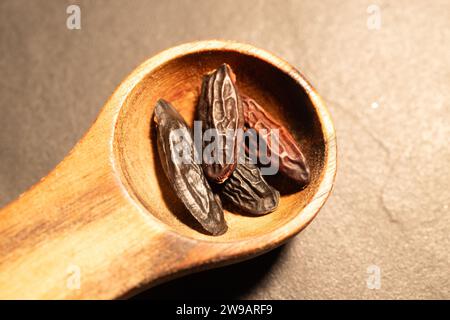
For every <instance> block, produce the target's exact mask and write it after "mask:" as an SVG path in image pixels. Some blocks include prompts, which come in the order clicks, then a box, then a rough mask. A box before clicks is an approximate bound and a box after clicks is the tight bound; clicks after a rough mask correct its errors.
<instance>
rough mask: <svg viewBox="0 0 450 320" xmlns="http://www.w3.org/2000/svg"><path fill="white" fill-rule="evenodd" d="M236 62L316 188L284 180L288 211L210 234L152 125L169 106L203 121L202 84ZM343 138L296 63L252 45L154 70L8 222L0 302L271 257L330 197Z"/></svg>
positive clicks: (128, 85) (172, 58)
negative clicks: (296, 148) (292, 142)
mask: <svg viewBox="0 0 450 320" xmlns="http://www.w3.org/2000/svg"><path fill="white" fill-rule="evenodd" d="M224 62H225V63H228V64H229V65H230V66H231V67H232V68H233V70H234V71H235V73H236V76H237V84H238V86H239V88H240V89H241V92H242V93H244V94H246V95H248V96H250V97H253V98H254V99H255V100H256V101H258V102H259V103H260V104H261V105H262V106H263V107H265V108H266V109H267V110H268V111H269V112H270V113H271V114H272V115H274V116H275V117H276V118H277V119H278V120H279V121H281V122H282V123H284V124H285V125H286V126H287V127H288V128H289V129H290V130H291V132H292V133H293V134H294V136H295V137H296V138H297V139H298V141H299V142H300V143H301V146H302V150H303V151H304V153H305V156H306V158H307V160H308V161H309V164H310V166H311V169H312V170H311V171H312V172H311V174H312V181H311V183H310V185H309V186H308V187H307V188H306V189H304V190H297V189H295V187H292V186H293V185H294V184H293V183H292V182H290V181H289V180H288V179H287V178H283V177H277V178H273V179H272V180H273V181H272V183H274V184H275V186H276V187H277V188H278V189H279V190H280V191H281V194H282V197H281V199H280V205H279V208H278V209H277V210H276V211H275V212H273V213H271V214H268V215H266V216H262V217H249V216H245V215H239V214H235V213H230V212H228V211H226V212H225V218H226V220H227V223H228V226H229V229H228V231H227V233H225V234H224V235H222V236H219V237H213V236H209V235H207V234H204V233H203V232H202V230H201V228H199V227H198V225H197V224H196V222H195V221H194V220H193V219H192V218H190V217H189V215H188V213H187V210H186V209H185V208H184V207H183V205H182V204H181V202H180V201H179V200H178V199H177V198H176V196H175V195H174V193H173V191H172V189H171V186H170V185H169V184H168V182H167V179H166V177H165V176H164V173H163V172H162V168H161V165H160V163H159V160H158V154H157V153H156V152H157V151H156V147H155V144H156V143H155V141H154V140H155V136H154V130H152V129H153V128H152V124H151V115H152V112H153V107H154V105H155V102H156V101H157V99H159V98H164V99H166V100H168V101H171V102H172V103H173V105H174V106H175V107H176V108H177V109H178V110H179V111H180V112H181V114H182V115H183V116H184V117H185V119H186V120H187V121H188V123H189V122H191V121H192V119H193V115H194V108H195V104H196V99H197V97H198V94H199V90H200V85H201V78H202V75H204V74H205V73H207V72H208V71H210V70H212V69H215V68H217V67H218V66H219V65H221V64H222V63H224ZM335 171H336V142H335V132H334V128H333V124H332V121H331V119H330V116H329V114H328V112H327V110H326V108H325V106H324V103H323V101H322V100H321V98H320V97H319V96H318V95H317V93H316V92H315V90H314V89H313V88H312V86H311V85H310V84H309V83H308V82H307V81H306V80H305V78H304V77H303V76H302V75H301V74H300V73H299V72H298V71H297V70H296V69H295V68H293V67H292V66H290V65H289V64H288V63H286V62H285V61H283V60H281V59H279V58H277V57H275V56H273V55H272V54H269V53H267V52H266V51H263V50H260V49H257V48H255V47H252V46H250V45H246V44H239V43H234V42H227V41H202V42H195V43H189V44H184V45H181V46H177V47H174V48H171V49H169V50H166V51H164V52H162V53H160V54H158V55H156V56H155V57H153V58H151V59H149V60H147V61H146V62H144V63H143V64H142V65H140V66H139V67H138V68H137V69H135V70H134V71H133V72H132V73H131V75H130V76H128V77H127V78H126V79H125V80H124V81H123V82H122V84H121V85H120V86H119V87H118V88H117V90H116V91H115V92H114V94H113V95H112V96H111V98H110V99H109V100H108V102H107V103H106V105H105V106H104V108H103V110H102V111H101V113H100V115H99V117H98V119H97V120H96V121H95V123H94V124H93V126H92V127H91V129H90V130H89V131H88V132H87V133H86V135H85V136H84V137H83V138H82V139H81V141H80V142H78V144H77V145H76V146H75V147H74V148H73V150H72V151H71V152H70V153H69V155H68V156H67V157H66V158H65V159H64V160H63V161H62V162H61V163H60V164H59V165H58V166H57V167H56V168H55V169H54V170H53V171H52V172H51V173H50V174H49V175H48V176H47V177H45V178H43V179H42V180H41V181H40V182H39V183H37V184H36V185H35V186H33V187H32V188H31V189H30V190H28V191H27V192H25V193H24V194H22V195H21V196H20V197H19V198H18V199H17V200H15V201H14V202H12V203H11V204H9V205H8V206H6V207H5V208H3V209H2V210H1V211H0V235H1V240H0V298H43V299H72V298H74V299H89V298H100V299H104V298H105V299H109V298H118V297H125V296H128V295H131V294H134V293H136V292H138V291H140V290H143V289H145V288H148V287H149V286H153V285H155V284H157V283H160V282H162V281H166V280H168V279H171V278H175V277H179V276H181V275H184V274H187V273H191V272H195V271H199V270H202V269H207V268H213V267H218V266H221V265H226V264H230V263H235V262H238V261H241V260H244V259H248V258H251V257H254V256H256V255H259V254H262V253H264V252H266V251H268V250H271V249H273V248H275V247H277V246H279V245H280V244H282V243H283V242H285V241H286V240H288V239H289V238H291V237H292V236H294V235H295V234H297V233H298V232H299V231H300V230H302V229H303V228H304V227H305V226H307V225H308V223H309V222H311V220H312V219H313V218H314V217H315V215H316V214H317V212H318V211H319V209H320V208H321V207H322V205H323V204H324V202H325V200H326V198H327V197H328V195H329V193H330V191H331V188H332V185H333V180H334V176H335Z"/></svg>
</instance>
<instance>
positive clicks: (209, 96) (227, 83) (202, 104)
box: [197, 64, 244, 183]
mask: <svg viewBox="0 0 450 320" xmlns="http://www.w3.org/2000/svg"><path fill="white" fill-rule="evenodd" d="M197 110H198V120H200V121H202V128H203V132H205V131H206V130H208V129H213V130H215V132H216V134H217V136H218V137H219V139H220V140H221V141H222V148H213V149H212V151H211V153H208V152H204V155H203V161H202V163H203V169H204V171H205V174H206V176H207V177H208V179H210V180H212V181H214V182H216V183H223V182H224V181H225V180H226V179H227V178H228V177H229V176H230V174H231V173H232V172H233V170H234V168H235V167H236V163H237V161H236V159H237V155H238V150H239V149H238V148H239V143H240V140H239V132H238V131H239V130H238V129H242V128H243V125H244V115H243V111H242V104H241V99H240V96H239V94H238V91H237V88H236V85H235V75H234V73H233V71H232V70H231V68H230V67H229V66H228V65H226V64H223V65H222V66H221V67H219V68H218V69H217V70H215V71H214V72H212V73H210V74H208V75H206V76H205V77H204V78H203V83H202V90H201V94H200V98H199V102H198V107H197ZM227 135H228V140H226V137H227ZM211 140H212V143H214V139H211ZM227 141H228V143H226V142H227ZM208 144H211V142H210V141H205V140H204V141H203V150H204V151H205V150H206V149H205V148H207V146H208ZM208 156H209V157H208Z"/></svg>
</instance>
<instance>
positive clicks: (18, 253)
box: [0, 130, 189, 299]
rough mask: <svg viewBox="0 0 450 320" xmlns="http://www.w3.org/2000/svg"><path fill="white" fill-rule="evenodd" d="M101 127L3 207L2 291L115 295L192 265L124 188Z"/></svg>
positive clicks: (7, 294)
mask: <svg viewBox="0 0 450 320" xmlns="http://www.w3.org/2000/svg"><path fill="white" fill-rule="evenodd" d="M94 131H95V130H94ZM96 132H97V133H94V134H91V135H89V137H85V138H84V139H83V140H82V141H81V142H80V143H79V144H78V145H77V146H76V147H75V148H74V150H73V151H72V152H71V153H70V154H69V155H68V156H67V157H66V159H64V160H63V161H62V162H61V163H60V164H59V165H58V166H57V167H56V168H55V169H54V170H53V171H52V172H51V173H50V174H49V175H48V176H47V177H45V178H44V179H42V180H41V181H40V182H39V183H38V184H36V185H35V186H33V187H32V188H31V189H30V190H29V191H27V192H25V193H24V194H22V195H21V196H20V197H19V198H18V199H17V200H15V201H14V202H12V203H11V204H9V205H7V206H6V207H5V208H3V209H2V210H0V298H8V299H15V298H20V299H24V298H30V299H34V298H43V299H72V298H74V299H82V298H95V299H102V298H115V297H120V296H123V295H124V294H127V293H129V292H130V290H136V289H138V288H139V287H140V286H141V285H143V284H148V283H152V282H155V281H157V280H160V278H163V277H166V275H167V274H169V273H173V272H175V271H177V270H179V269H181V268H183V264H184V265H186V266H187V265H188V264H189V263H188V262H189V261H184V262H183V260H182V259H181V257H182V255H183V252H184V250H185V249H187V248H188V246H186V245H184V242H183V240H182V239H178V238H176V237H174V236H173V235H170V234H167V231H166V230H165V229H164V228H163V227H162V226H161V225H159V224H157V223H155V222H154V221H153V220H152V219H151V218H150V219H149V217H148V215H146V214H143V212H140V210H139V208H138V207H137V206H136V204H134V203H133V201H132V200H130V199H129V197H128V196H127V195H126V193H125V192H124V191H123V186H121V184H120V183H119V180H118V178H117V177H116V174H115V172H114V170H112V165H111V161H110V159H109V157H108V154H109V153H108V152H107V147H105V148H99V143H98V139H94V138H93V137H98V136H99V135H101V134H98V131H96ZM167 246H170V248H168V247H167ZM149 248H151V250H149Z"/></svg>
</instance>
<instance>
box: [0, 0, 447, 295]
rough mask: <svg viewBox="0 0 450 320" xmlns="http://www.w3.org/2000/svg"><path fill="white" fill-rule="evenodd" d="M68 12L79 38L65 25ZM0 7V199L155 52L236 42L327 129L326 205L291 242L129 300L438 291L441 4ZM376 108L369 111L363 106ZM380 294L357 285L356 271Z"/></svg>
mask: <svg viewBox="0 0 450 320" xmlns="http://www.w3.org/2000/svg"><path fill="white" fill-rule="evenodd" d="M69 3H76V4H79V5H80V6H81V14H82V29H81V30H76V31H70V30H68V29H67V28H66V24H65V23H66V18H67V14H66V12H65V11H66V7H67V5H68V4H69ZM371 3H372V2H371V1H320V2H319V1H279V0H278V1H248V0H247V1H241V0H236V1H223V0H221V1H210V0H208V1H193V0H192V1H70V2H68V1H67V2H66V1H17V0H14V1H13V0H9V1H5V0H2V1H1V2H0V72H1V77H0V110H1V113H0V205H4V204H6V203H7V202H9V201H11V200H13V199H14V198H15V197H17V196H18V195H19V194H20V193H21V192H23V191H25V190H26V189H27V188H28V187H29V186H30V185H32V184H33V183H35V182H37V181H38V180H39V178H41V177H42V176H44V175H46V174H47V173H48V172H49V170H51V169H52V168H53V167H54V166H55V165H56V164H57V163H58V162H59V161H60V160H61V159H62V158H63V157H64V155H65V154H66V153H67V152H68V151H69V150H70V149H71V148H72V147H73V145H74V144H75V143H76V142H77V141H78V140H79V139H80V138H81V136H82V135H83V133H84V132H85V131H86V130H87V129H88V128H89V126H90V125H91V123H92V121H93V120H94V119H95V117H96V115H97V113H98V112H99V110H100V108H101V107H102V105H103V104H104V102H105V101H106V100H107V98H108V97H109V95H110V94H111V93H112V92H113V90H114V88H115V87H116V86H117V85H118V84H119V83H120V81H121V80H122V79H123V78H124V77H125V76H126V75H127V74H128V73H129V72H131V70H132V69H133V68H134V67H136V66H137V65H138V64H140V63H141V62H142V61H143V60H145V59H147V58H148V57H150V56H152V55H153V54H155V53H156V52H158V51H160V50H162V49H165V48H168V47H171V46H173V45H176V44H179V43H183V42H187V41H191V40H200V39H211V38H220V39H232V40H238V41H241V42H247V43H250V44H253V45H256V46H258V47H261V48H264V49H266V50H269V51H272V52H274V53H275V54H278V55H279V56H281V57H283V58H285V59H286V60H288V61H289V62H291V63H292V64H294V65H296V66H298V68H299V69H301V70H302V71H303V72H304V74H305V75H306V76H307V77H308V78H309V80H310V81H311V82H312V83H313V85H315V86H316V88H317V90H318V91H319V93H321V94H322V95H323V97H324V99H325V100H326V102H327V103H328V106H329V109H330V112H331V114H332V116H333V119H334V122H335V126H336V129H337V136H338V149H339V150H338V151H339V152H338V153H339V159H338V174H337V180H336V186H335V189H334V192H333V194H332V196H331V197H330V199H329V201H328V202H327V204H326V205H325V207H324V208H323V210H322V211H321V213H320V214H319V215H318V217H317V218H316V219H315V221H314V222H313V223H312V224H311V225H310V226H309V227H308V228H307V229H306V230H305V231H304V232H302V233H301V234H300V235H299V236H298V237H296V238H295V239H294V240H293V241H291V242H290V243H288V244H287V245H285V246H284V247H282V248H281V249H278V250H275V251H273V252H271V253H269V254H266V255H264V256H262V257H259V258H257V259H254V260H252V261H249V262H245V263H241V264H238V265H236V266H231V267H226V268H222V269H219V270H213V271H208V272H203V273H200V274H197V275H192V276H189V277H187V278H184V279H179V280H175V281H173V282H170V283H168V284H165V285H162V286H160V287H157V288H154V289H152V290H149V291H147V292H145V293H143V294H141V295H139V296H138V297H139V298H155V297H163V298H164V297H166V298H170V297H185V296H186V297H232V298H283V299H284V298H287V299H290V298H297V299H304V298H306V299H316V298H352V299H353V298H376V299H377V298H389V299H390V298H393V299H397V298H438V299H440V298H446V299H449V298H450V282H449V278H450V271H449V262H450V255H449V247H450V243H449V242H450V241H449V234H450V216H449V208H448V206H449V204H450V191H449V190H450V188H449V182H450V169H449V163H450V148H449V146H448V142H449V133H450V132H449V131H450V129H449V128H450V126H449V120H450V109H449V98H450V91H449V88H450V1H425V0H424V1H391V2H388V1H377V2H374V3H376V4H378V5H379V6H380V8H381V18H382V27H381V29H380V30H376V31H374V30H368V28H367V26H366V22H367V18H368V13H367V11H366V10H367V7H368V6H369V5H370V4H371ZM373 102H377V103H378V106H379V107H378V108H372V107H371V106H372V103H373ZM372 264H375V265H377V266H379V267H380V268H381V272H382V287H381V289H379V290H369V289H368V288H367V286H366V279H367V277H368V274H367V267H368V266H370V265H372Z"/></svg>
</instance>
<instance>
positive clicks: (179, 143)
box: [155, 99, 227, 235]
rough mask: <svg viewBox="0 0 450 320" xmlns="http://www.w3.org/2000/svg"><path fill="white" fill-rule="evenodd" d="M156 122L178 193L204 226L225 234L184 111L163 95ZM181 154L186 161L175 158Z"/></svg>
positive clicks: (161, 152)
mask: <svg viewBox="0 0 450 320" xmlns="http://www.w3.org/2000/svg"><path fill="white" fill-rule="evenodd" d="M155 123H156V126H157V144H158V153H159V157H160V159H161V163H162V167H163V169H164V172H165V174H166V176H167V178H168V180H169V182H170V184H171V185H172V187H173V189H174V190H175V193H176V194H177V196H178V197H179V198H180V199H181V201H182V202H183V203H184V205H185V206H186V208H187V209H188V210H189V212H190V213H191V214H192V215H193V216H194V217H195V218H196V219H197V220H198V222H200V224H201V225H202V226H203V228H205V229H206V230H207V231H208V232H210V233H211V234H213V235H220V234H223V233H224V232H225V231H226V230H227V225H226V222H225V219H224V215H223V209H222V206H221V204H220V201H219V202H218V201H217V200H216V198H215V196H214V194H213V192H212V190H211V187H210V186H209V184H208V182H207V180H206V178H205V176H204V174H203V171H202V168H201V166H200V165H199V164H197V163H195V162H194V143H193V139H192V132H191V130H190V128H189V127H188V126H187V124H186V122H185V121H184V119H183V118H182V117H181V115H180V114H179V113H178V112H177V111H176V110H175V109H174V108H173V107H172V106H171V105H170V104H169V103H168V102H166V101H164V100H162V99H160V100H159V101H158V102H157V104H156V107H155ZM180 149H181V150H182V151H180ZM180 157H182V158H183V159H182V160H183V161H176V159H178V160H181V159H180Z"/></svg>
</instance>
